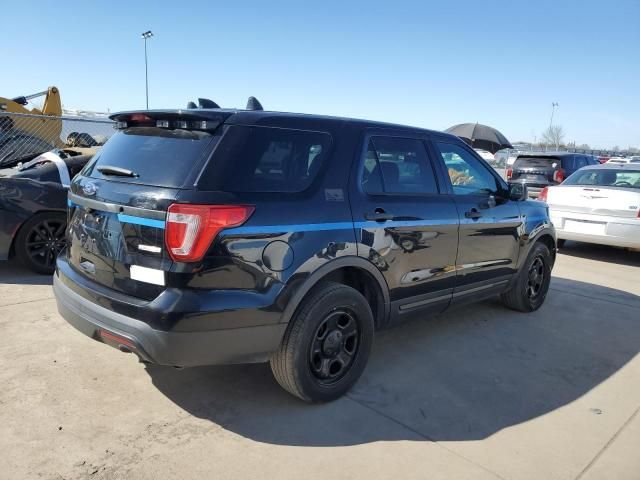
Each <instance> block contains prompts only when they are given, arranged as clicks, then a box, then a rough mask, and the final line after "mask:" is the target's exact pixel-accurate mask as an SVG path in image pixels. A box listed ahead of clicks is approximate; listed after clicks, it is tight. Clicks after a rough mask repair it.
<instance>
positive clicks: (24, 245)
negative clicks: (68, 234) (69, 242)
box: [15, 212, 67, 275]
mask: <svg viewBox="0 0 640 480" xmlns="http://www.w3.org/2000/svg"><path fill="white" fill-rule="evenodd" d="M66 227H67V216H66V215H65V214H64V213H59V212H43V213H38V214H36V215H34V216H33V217H31V218H30V219H29V220H27V221H26V222H25V223H24V224H23V225H22V227H20V231H19V232H18V235H17V236H16V239H15V252H16V257H17V258H18V260H19V261H20V262H21V263H22V264H23V265H24V266H25V267H27V268H28V269H29V270H32V271H34V272H36V273H42V274H47V275H51V274H52V273H53V272H54V270H55V268H56V257H57V256H58V253H60V251H61V250H62V249H63V248H64V246H65V245H66V239H65V230H66Z"/></svg>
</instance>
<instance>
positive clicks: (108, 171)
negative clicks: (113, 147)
mask: <svg viewBox="0 0 640 480" xmlns="http://www.w3.org/2000/svg"><path fill="white" fill-rule="evenodd" d="M98 171H99V172H100V173H101V174H103V175H116V176H118V177H137V176H138V174H137V173H136V172H134V171H132V170H129V169H127V168H120V167H112V166H110V165H101V166H100V167H98Z"/></svg>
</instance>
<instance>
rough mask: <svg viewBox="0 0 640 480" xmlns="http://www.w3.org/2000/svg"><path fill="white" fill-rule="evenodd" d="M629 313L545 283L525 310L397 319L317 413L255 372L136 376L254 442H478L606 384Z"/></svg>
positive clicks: (639, 332)
mask: <svg viewBox="0 0 640 480" xmlns="http://www.w3.org/2000/svg"><path fill="white" fill-rule="evenodd" d="M576 292H577V293H576ZM639 309H640V297H637V296H636V295H632V294H629V293H626V292H622V291H619V290H613V289H610V288H604V287H601V286H597V285H593V284H588V283H583V282H577V281H573V280H566V279H560V278H554V279H553V282H552V289H551V290H550V292H549V296H548V298H547V302H546V303H545V305H544V306H543V307H542V308H541V309H540V310H539V311H537V312H534V313H531V314H521V313H517V312H513V311H510V310H507V309H506V308H504V307H502V305H501V304H500V303H499V302H498V301H497V300H491V301H486V302H483V303H480V304H475V305H470V306H467V307H462V308H459V309H456V310H451V311H449V312H447V313H446V314H443V315H440V316H436V317H432V318H430V319H429V320H419V321H412V322H409V323H405V324H403V325H400V326H398V327H396V328H393V329H389V330H384V331H380V332H378V335H377V337H376V341H375V346H374V351H373V353H372V357H371V359H370V361H369V365H368V367H367V369H366V371H365V373H364V375H363V376H362V378H361V379H360V381H359V382H358V383H357V385H356V386H355V387H354V388H353V390H352V391H351V392H350V393H349V394H348V395H347V396H346V397H344V398H342V399H339V400H337V401H335V402H333V403H329V404H325V405H307V404H305V403H303V402H301V401H299V400H297V399H295V398H294V397H292V396H290V395H289V394H287V393H286V392H284V391H283V390H282V389H281V388H280V387H279V386H278V385H277V383H276V382H275V380H274V379H273V377H272V376H271V372H270V370H269V366H268V365H266V364H261V365H244V366H224V367H201V368H191V369H184V370H176V369H171V368H167V367H154V366H148V367H147V372H148V374H149V375H150V376H151V379H152V382H153V384H154V385H155V386H156V387H157V388H158V389H159V390H160V391H161V392H162V393H163V394H164V395H166V396H167V397H168V398H169V399H170V400H172V401H173V402H174V403H175V404H177V405H178V406H180V407H181V408H183V409H184V410H186V411H187V412H189V413H191V414H193V415H195V416H197V417H199V418H203V419H207V420H210V421H211V422H213V423H215V424H217V425H219V426H221V427H223V428H225V429H227V430H229V431H232V432H235V433H237V434H239V435H242V436H243V437H247V438H250V439H252V440H255V441H259V442H266V443H272V444H283V445H298V446H338V445H356V444H362V443H368V442H374V441H390V440H433V441H440V440H443V441H446V440H457V441H459V440H478V439H483V438H486V437H488V436H489V435H492V434H494V433H496V432H498V431H500V430H501V429H504V428H507V427H510V426H513V425H517V424H520V423H523V422H526V421H528V420H532V419H535V418H537V417H539V416H541V415H544V414H547V413H550V412H553V411H554V410H556V409H558V408H560V407H562V406H563V405H567V404H569V403H571V402H573V401H574V400H576V399H578V398H580V397H582V396H583V395H584V394H586V393H587V392H589V391H590V390H591V389H593V388H594V387H596V386H597V385H599V384H600V383H602V382H604V381H606V380H607V379H608V378H609V377H611V376H612V375H613V374H614V373H615V372H617V371H618V370H619V369H620V368H622V367H623V366H624V365H625V364H626V363H627V362H628V361H629V360H631V359H632V358H633V357H634V356H635V355H636V354H637V353H638V351H639V350H640V322H639V321H638V316H637V312H638V311H639ZM590 408H594V409H595V408H598V405H592V406H590ZM587 414H588V412H587Z"/></svg>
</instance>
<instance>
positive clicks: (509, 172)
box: [507, 168, 513, 180]
mask: <svg viewBox="0 0 640 480" xmlns="http://www.w3.org/2000/svg"><path fill="white" fill-rule="evenodd" d="M511 177H513V168H507V180H508V179H510V178H511Z"/></svg>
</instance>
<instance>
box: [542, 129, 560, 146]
mask: <svg viewBox="0 0 640 480" xmlns="http://www.w3.org/2000/svg"><path fill="white" fill-rule="evenodd" d="M542 139H543V140H544V143H546V144H547V145H554V146H555V147H556V149H557V148H559V147H560V144H561V143H562V140H563V139H564V129H563V128H562V127H561V126H560V125H551V126H549V128H547V129H546V130H545V131H544V132H542Z"/></svg>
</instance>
